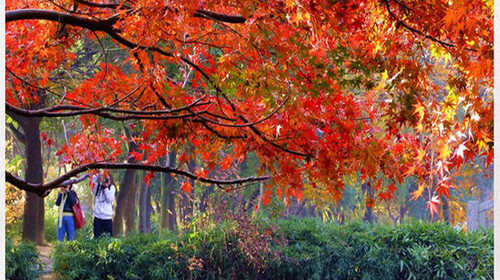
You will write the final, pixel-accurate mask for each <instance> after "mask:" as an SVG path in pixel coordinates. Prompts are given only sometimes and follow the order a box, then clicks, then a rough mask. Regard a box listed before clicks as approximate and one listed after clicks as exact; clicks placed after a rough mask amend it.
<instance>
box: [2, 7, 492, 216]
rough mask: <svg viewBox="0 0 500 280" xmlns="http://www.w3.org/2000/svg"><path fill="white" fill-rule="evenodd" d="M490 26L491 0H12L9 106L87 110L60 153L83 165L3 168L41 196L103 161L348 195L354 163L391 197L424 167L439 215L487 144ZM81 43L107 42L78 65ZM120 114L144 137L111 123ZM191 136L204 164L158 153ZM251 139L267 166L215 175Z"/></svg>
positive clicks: (380, 194)
mask: <svg viewBox="0 0 500 280" xmlns="http://www.w3.org/2000/svg"><path fill="white" fill-rule="evenodd" d="M492 30H493V2H492V1H483V0H481V1H480V0H473V1H465V0H459V1H444V0H432V1H417V0H381V1H380V0H377V1H371V0H354V1H342V0H341V1H288V0H286V1H265V2H262V1H175V2H170V1H154V2H153V1H146V0H133V1H120V2H104V1H99V2H97V1H96V2H91V1H86V0H75V1H70V2H68V1H57V0H50V1H29V0H26V1H11V0H9V1H7V3H6V38H5V39H6V46H7V56H6V68H7V72H8V73H7V77H6V111H7V114H10V115H18V116H23V117H25V118H41V117H70V116H73V117H74V116H79V118H80V121H81V123H82V126H83V128H82V130H81V132H79V133H77V134H76V135H73V136H72V137H71V138H70V139H69V141H68V143H67V145H65V146H64V147H62V148H61V149H60V150H59V151H58V155H59V156H60V158H61V161H60V163H61V164H70V165H71V166H72V168H73V169H72V170H70V171H68V172H67V173H66V174H64V175H62V176H60V177H58V178H55V179H53V180H52V181H49V182H32V181H30V180H29V179H22V178H20V177H18V176H16V175H15V174H13V173H11V172H9V171H6V180H7V182H9V183H11V184H13V185H14V186H16V187H18V188H20V189H23V190H26V191H29V192H34V193H37V194H39V195H44V194H45V193H46V191H47V190H50V189H53V188H56V187H58V185H59V184H60V183H61V182H63V181H65V180H68V179H70V178H71V177H73V176H76V175H78V174H80V173H84V172H88V171H89V170H91V169H102V168H105V169H140V170H146V171H149V172H150V173H149V175H148V176H146V178H145V180H146V181H147V180H151V178H152V177H153V176H154V173H153V172H167V173H172V174H176V175H180V176H186V177H188V178H191V179H196V180H199V181H201V182H205V183H215V184H217V185H218V186H220V187H221V188H226V189H228V190H230V189H233V188H235V187H236V186H237V185H241V184H245V183H250V182H256V181H263V180H265V184H264V185H265V195H266V197H265V198H264V199H263V202H264V203H266V202H267V201H269V199H268V198H269V196H271V195H277V196H279V197H283V198H284V199H285V201H286V199H287V198H289V197H292V196H293V197H295V198H297V199H302V198H303V196H304V189H307V192H308V193H310V192H315V191H316V190H318V193H319V194H321V195H323V196H324V195H325V194H326V195H327V196H328V197H329V199H331V200H333V201H338V200H339V199H340V197H341V196H342V193H343V188H344V181H345V178H346V176H350V175H353V174H358V173H357V172H359V174H360V176H361V178H362V179H363V180H364V181H370V182H371V186H373V188H374V190H375V193H376V199H377V200H379V201H384V200H390V199H391V198H392V196H393V193H394V191H395V189H396V186H397V184H399V183H401V182H402V181H403V180H404V179H405V178H406V177H408V176H415V177H416V178H418V179H417V181H418V185H419V188H418V190H417V191H415V192H413V193H412V196H413V197H414V198H418V197H419V196H421V195H422V193H423V192H424V190H425V189H427V191H428V193H429V194H430V195H429V201H428V208H429V209H430V211H431V213H433V214H434V213H436V212H437V209H438V208H437V205H438V204H439V203H440V197H441V196H449V188H450V187H451V186H452V185H451V181H450V177H451V176H452V172H451V170H452V169H453V168H455V167H459V166H461V165H463V164H465V163H467V162H470V161H475V160H478V157H476V156H484V157H485V158H486V160H487V163H488V164H489V162H491V159H492V155H493V147H492V143H493V142H492V139H493V110H492V108H493V105H492V104H493V100H492V87H493V81H492V75H493V64H492V63H493V35H492V34H493V33H492ZM87 41H92V42H93V46H94V51H97V52H101V53H102V55H101V58H100V59H98V61H97V63H96V66H95V67H94V68H93V70H88V69H87V70H86V71H87V72H88V71H90V72H89V73H87V75H82V77H81V78H78V79H77V78H74V77H73V75H72V74H71V73H72V72H74V71H75V65H76V64H78V61H79V58H78V57H77V56H76V53H78V49H79V48H82V45H83V44H84V42H87ZM111 48H113V49H115V51H116V50H117V51H116V53H117V56H116V57H114V56H113V54H112V53H111V51H110V49H111ZM42 97H43V99H44V102H43V104H40V102H39V101H40V99H41V98H42ZM33 104H38V106H36V107H35V106H31V105H33ZM109 121H115V122H123V123H124V124H125V125H126V126H127V127H128V128H129V129H130V130H131V131H132V134H134V135H135V136H132V137H127V136H120V137H117V136H116V131H115V130H114V129H113V128H112V127H111V126H109V125H108V122H109ZM48 140H50V139H46V140H45V141H46V143H47V144H48ZM130 142H133V143H135V144H136V145H137V147H138V148H137V149H134V150H133V151H132V150H131V151H129V152H130V155H129V153H127V151H126V150H127V148H126V147H127V145H128V143H130ZM188 143H189V144H190V145H192V147H193V149H192V153H194V155H196V156H198V157H200V158H201V159H202V160H203V161H204V162H205V163H206V165H205V167H204V169H202V168H198V169H196V170H193V171H188V170H186V169H183V168H182V164H186V163H187V162H188V161H189V160H190V158H191V157H193V156H194V155H190V154H187V153H184V154H181V155H179V162H180V165H179V166H180V167H178V168H177V167H169V166H165V165H162V164H160V159H161V158H162V157H164V156H165V155H167V154H168V151H169V150H172V149H174V148H177V147H179V146H183V145H186V144H188ZM229 146H230V147H231V151H232V153H230V154H227V155H226V156H225V157H223V158H221V157H219V156H218V155H219V151H220V149H222V148H225V147H229ZM249 152H254V153H255V154H256V155H257V157H258V158H259V161H260V167H259V169H258V170H257V173H258V174H259V177H247V178H237V179H230V178H221V177H220V176H219V177H217V178H215V177H210V176H209V174H211V173H210V172H212V171H214V170H216V167H217V166H218V167H219V170H226V169H228V168H230V167H231V166H233V165H234V164H237V163H240V162H241V161H243V159H244V158H245V157H246V155H247V154H248V153H249ZM127 160H128V161H127ZM125 161H126V162H125ZM192 187H193V185H192V183H189V181H185V183H184V184H183V185H182V186H181V189H183V190H185V191H187V192H190V191H191V190H192ZM372 203H373V202H372V201H370V205H371V204H372Z"/></svg>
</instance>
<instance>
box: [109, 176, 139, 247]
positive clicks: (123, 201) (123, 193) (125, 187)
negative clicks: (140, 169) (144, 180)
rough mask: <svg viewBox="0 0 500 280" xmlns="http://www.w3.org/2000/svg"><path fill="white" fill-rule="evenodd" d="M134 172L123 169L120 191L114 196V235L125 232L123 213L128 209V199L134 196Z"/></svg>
mask: <svg viewBox="0 0 500 280" xmlns="http://www.w3.org/2000/svg"><path fill="white" fill-rule="evenodd" d="M135 174H136V171H135V170H134V169H127V170H125V174H124V175H123V180H122V182H121V184H120V191H119V192H118V196H117V198H116V210H115V217H114V223H113V232H114V233H115V236H116V237H118V236H120V234H121V233H122V232H123V233H125V230H124V229H123V224H124V218H125V213H126V212H128V210H130V209H129V208H130V203H129V200H130V199H131V198H132V197H135V192H134V191H135ZM132 206H133V205H132Z"/></svg>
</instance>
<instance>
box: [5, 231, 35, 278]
mask: <svg viewBox="0 0 500 280" xmlns="http://www.w3.org/2000/svg"><path fill="white" fill-rule="evenodd" d="M41 272H42V264H41V262H40V260H39V258H38V252H37V250H36V246H35V244H34V243H32V242H29V241H23V242H21V243H19V244H17V245H16V244H14V242H13V241H12V240H11V239H10V238H7V239H6V240H5V278H6V279H10V280H18V279H19V280H21V279H22V280H29V279H38V278H39V277H40V275H41Z"/></svg>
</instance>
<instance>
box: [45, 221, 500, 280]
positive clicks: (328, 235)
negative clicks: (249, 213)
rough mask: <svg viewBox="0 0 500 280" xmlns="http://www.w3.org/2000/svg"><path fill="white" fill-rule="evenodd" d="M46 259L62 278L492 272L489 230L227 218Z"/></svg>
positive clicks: (88, 243)
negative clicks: (191, 228)
mask: <svg viewBox="0 0 500 280" xmlns="http://www.w3.org/2000/svg"><path fill="white" fill-rule="evenodd" d="M271 225H273V226H272V228H273V231H272V233H271V234H268V233H266V231H268V230H269V228H270V227H271ZM256 238H258V239H256ZM53 267H54V271H56V272H57V273H58V274H59V275H60V276H61V278H62V279H493V231H491V230H489V231H484V232H476V233H474V234H465V233H463V232H461V231H457V230H455V229H453V228H452V227H449V226H446V225H443V224H426V223H421V222H416V223H410V224H404V225H401V226H382V225H372V224H365V223H361V222H356V223H351V224H348V225H344V226H339V225H336V224H329V223H324V222H321V221H319V220H317V219H291V220H279V221H275V220H274V221H268V222H260V223H252V224H251V225H249V224H248V223H245V222H244V221H243V222H242V221H226V222H225V223H223V224H221V225H219V226H217V227H216V226H213V225H212V226H209V227H208V228H205V229H203V230H200V231H189V232H186V233H184V234H182V235H180V236H175V235H173V234H169V235H162V236H157V235H141V234H136V233H134V234H131V235H129V236H127V237H126V238H123V239H114V238H109V237H106V238H102V239H99V240H98V241H95V240H91V239H81V240H77V241H75V242H66V243H61V244H58V245H57V246H56V248H55V250H54V266H53Z"/></svg>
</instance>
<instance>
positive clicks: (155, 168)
mask: <svg viewBox="0 0 500 280" xmlns="http://www.w3.org/2000/svg"><path fill="white" fill-rule="evenodd" d="M92 169H136V170H145V171H152V172H164V173H174V174H178V175H181V176H185V177H188V178H191V179H194V180H198V181H200V182H203V183H210V184H219V185H234V184H244V183H250V182H257V181H264V180H267V179H269V178H270V176H261V177H255V176H251V177H246V178H240V179H234V180H219V179H212V178H207V177H198V176H197V175H196V174H194V173H191V172H188V171H184V170H180V169H176V168H171V167H167V166H159V165H145V164H139V163H108V162H94V163H89V164H85V165H81V166H79V167H77V168H74V169H72V170H70V171H69V172H67V173H66V174H64V175H62V176H60V177H58V178H56V179H54V180H52V181H50V182H48V183H45V184H43V183H38V184H36V183H30V182H27V181H25V180H23V179H21V178H19V177H17V176H16V175H14V174H12V173H10V172H8V171H5V181H6V182H8V183H11V184H12V185H14V186H15V187H17V188H19V189H21V190H25V191H29V192H33V193H36V194H38V195H40V196H43V195H44V194H45V193H46V192H47V191H48V190H50V189H55V188H58V187H59V186H61V185H62V184H63V183H65V182H68V180H70V179H71V177H74V176H76V175H78V174H80V173H83V172H88V171H89V170H92Z"/></svg>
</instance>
